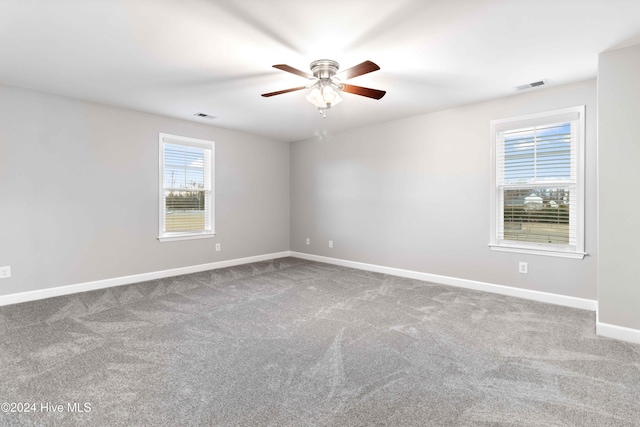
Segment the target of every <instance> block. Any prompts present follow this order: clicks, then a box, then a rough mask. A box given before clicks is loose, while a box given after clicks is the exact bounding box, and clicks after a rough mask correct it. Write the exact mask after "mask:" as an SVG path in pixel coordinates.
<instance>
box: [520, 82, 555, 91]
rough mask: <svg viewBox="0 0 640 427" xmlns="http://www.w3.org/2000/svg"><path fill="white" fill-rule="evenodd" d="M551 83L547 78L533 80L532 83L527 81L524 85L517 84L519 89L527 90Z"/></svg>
mask: <svg viewBox="0 0 640 427" xmlns="http://www.w3.org/2000/svg"><path fill="white" fill-rule="evenodd" d="M548 84H549V83H548V82H547V81H546V80H539V81H537V82H531V83H527V84H524V85H520V86H516V89H517V90H527V89H533V88H536V87H540V86H546V85H548Z"/></svg>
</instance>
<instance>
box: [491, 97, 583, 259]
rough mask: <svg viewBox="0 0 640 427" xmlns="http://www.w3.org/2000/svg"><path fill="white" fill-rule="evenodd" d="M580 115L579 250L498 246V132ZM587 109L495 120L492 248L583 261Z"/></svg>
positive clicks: (536, 245)
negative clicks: (571, 115)
mask: <svg viewBox="0 0 640 427" xmlns="http://www.w3.org/2000/svg"><path fill="white" fill-rule="evenodd" d="M576 113H577V114H578V123H577V129H576V132H577V142H576V191H575V193H576V211H577V212H576V248H575V250H569V249H565V248H562V247H559V246H558V245H548V244H544V243H533V242H518V243H516V242H515V241H506V242H505V241H502V242H498V235H497V232H498V230H497V220H498V218H497V215H498V212H497V205H496V203H497V199H498V197H499V194H498V193H499V190H498V187H497V166H498V165H497V154H498V153H497V138H496V135H497V132H498V131H501V130H505V129H516V128H519V127H525V126H528V125H534V124H536V125H540V124H543V123H544V122H545V121H547V120H548V122H550V123H552V122H556V121H557V120H558V119H560V118H561V117H562V116H567V115H570V114H576ZM585 123H586V121H585V106H584V105H580V106H577V107H570V108H563V109H559V110H552V111H545V112H542V113H535V114H528V115H523V116H516V117H510V118H505V119H498V120H492V121H491V126H490V128H491V129H490V132H491V135H490V136H491V150H490V151H491V182H490V199H489V202H490V227H489V229H490V235H489V247H490V248H491V250H494V251H499V252H516V253H523V254H530V255H545V256H553V257H561V258H574V259H583V258H584V257H585V255H587V254H586V253H585V246H584V245H585V238H584V230H585V223H584V217H585V179H586V175H585V167H586V164H585V137H586V132H585V131H586V126H585Z"/></svg>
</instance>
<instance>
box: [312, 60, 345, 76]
mask: <svg viewBox="0 0 640 427" xmlns="http://www.w3.org/2000/svg"><path fill="white" fill-rule="evenodd" d="M310 67H311V73H312V74H313V76H314V77H315V78H317V79H321V80H322V79H330V78H332V77H333V76H335V75H336V73H337V72H338V69H339V68H340V64H338V63H337V62H336V61H332V60H331V59H318V60H317V61H313V62H312V63H311V66H310Z"/></svg>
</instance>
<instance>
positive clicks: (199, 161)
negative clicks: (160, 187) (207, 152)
mask: <svg viewBox="0 0 640 427" xmlns="http://www.w3.org/2000/svg"><path fill="white" fill-rule="evenodd" d="M204 157H205V156H204V149H202V148H197V147H188V146H184V145H172V144H164V179H163V181H164V188H167V189H169V188H171V189H202V188H205V167H204Z"/></svg>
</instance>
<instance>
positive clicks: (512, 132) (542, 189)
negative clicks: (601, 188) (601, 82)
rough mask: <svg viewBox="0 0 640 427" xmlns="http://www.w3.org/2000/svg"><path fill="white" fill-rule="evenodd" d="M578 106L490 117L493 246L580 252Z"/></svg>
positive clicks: (579, 254)
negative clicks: (500, 117)
mask: <svg viewBox="0 0 640 427" xmlns="http://www.w3.org/2000/svg"><path fill="white" fill-rule="evenodd" d="M584 112H585V108H584V106H580V107H574V108H567V109H563V110H556V111H550V112H546V113H541V114H533V115H529V116H521V117H514V118H509V119H502V120H493V121H492V122H491V134H492V138H493V153H492V161H493V167H492V169H493V176H492V187H491V217H492V218H491V241H490V246H491V248H492V249H493V250H499V251H509V252H523V253H531V254H539V255H552V256H561V257H567V258H579V259H582V258H583V257H584V255H585V253H584Z"/></svg>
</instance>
